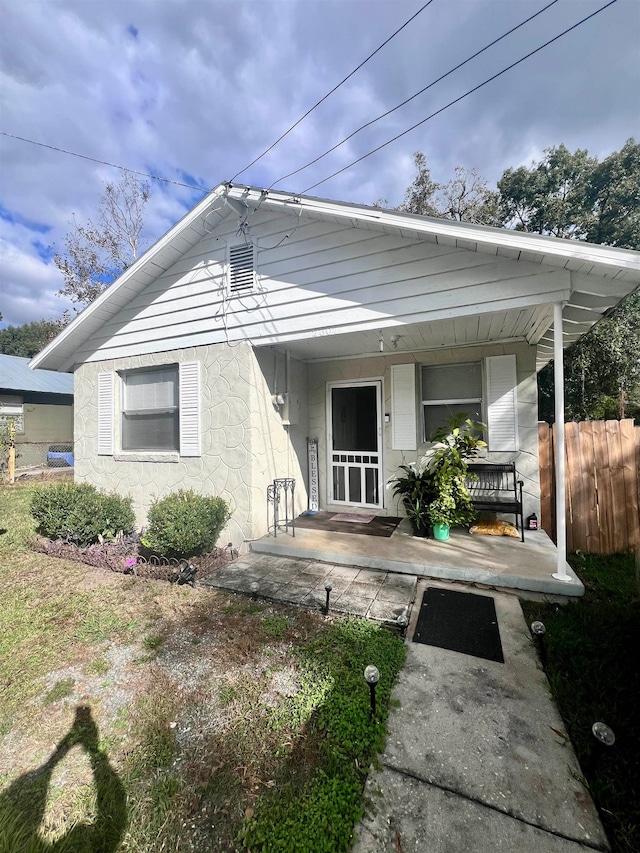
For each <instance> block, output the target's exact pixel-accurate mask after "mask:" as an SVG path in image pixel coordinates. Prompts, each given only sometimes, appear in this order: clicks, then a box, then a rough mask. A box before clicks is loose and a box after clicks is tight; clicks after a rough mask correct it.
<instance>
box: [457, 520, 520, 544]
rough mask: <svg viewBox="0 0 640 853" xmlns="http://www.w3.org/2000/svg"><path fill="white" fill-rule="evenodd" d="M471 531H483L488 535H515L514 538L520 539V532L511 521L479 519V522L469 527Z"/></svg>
mask: <svg viewBox="0 0 640 853" xmlns="http://www.w3.org/2000/svg"><path fill="white" fill-rule="evenodd" d="M469 533H482V534H484V535H486V536H513V538H514V539H519V538H520V534H519V533H518V531H517V530H516V528H515V526H514V525H513V524H511V522H509V521H499V520H498V519H494V520H493V521H479V522H478V523H477V524H472V525H471V527H470V528H469Z"/></svg>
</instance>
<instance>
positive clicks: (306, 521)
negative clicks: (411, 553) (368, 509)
mask: <svg viewBox="0 0 640 853" xmlns="http://www.w3.org/2000/svg"><path fill="white" fill-rule="evenodd" d="M336 515H338V516H340V515H347V513H335V512H317V513H316V514H315V515H299V516H298V517H297V518H296V527H300V528H304V529H306V530H328V531H329V532H331V533H359V534H361V535H363V536H386V537H388V536H391V534H392V533H393V531H394V530H395V529H396V527H397V526H398V524H400V519H399V518H395V517H391V516H386V515H375V516H373V518H372V519H371V521H366V522H362V521H360V519H361V518H365V519H366V518H369V516H366V515H365V516H358V515H355V513H354V514H352V515H351V516H350V518H349V521H336V520H335V518H336Z"/></svg>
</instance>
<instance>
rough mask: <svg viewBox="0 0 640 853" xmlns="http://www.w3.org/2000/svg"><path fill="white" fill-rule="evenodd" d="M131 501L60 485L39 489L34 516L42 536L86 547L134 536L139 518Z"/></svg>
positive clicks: (75, 485) (87, 488)
mask: <svg viewBox="0 0 640 853" xmlns="http://www.w3.org/2000/svg"><path fill="white" fill-rule="evenodd" d="M131 504H132V500H131V498H130V497H122V496H121V495H116V494H107V493H106V492H100V491H98V489H96V488H95V487H94V486H91V485H89V484H88V483H58V484H57V485H55V486H53V487H49V486H47V487H42V488H40V489H37V490H36V491H35V492H34V494H33V497H32V499H31V506H30V512H31V515H32V517H33V518H34V519H35V521H36V529H37V531H38V533H41V534H42V535H43V536H47V537H48V538H49V539H65V540H67V541H69V542H73V543H74V544H76V545H78V546H80V547H85V546H87V545H91V544H94V543H96V542H100V541H104V540H114V539H116V537H117V536H118V535H119V534H121V533H130V532H131V531H132V530H133V526H134V524H135V515H134V512H133V508H132V505H131Z"/></svg>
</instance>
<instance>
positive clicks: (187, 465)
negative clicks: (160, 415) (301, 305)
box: [75, 344, 306, 547]
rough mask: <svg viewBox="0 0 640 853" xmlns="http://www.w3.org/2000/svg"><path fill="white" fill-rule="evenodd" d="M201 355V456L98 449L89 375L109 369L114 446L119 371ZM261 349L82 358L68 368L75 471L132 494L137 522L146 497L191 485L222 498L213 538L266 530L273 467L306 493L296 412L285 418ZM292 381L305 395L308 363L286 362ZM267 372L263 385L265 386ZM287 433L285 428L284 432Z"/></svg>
mask: <svg viewBox="0 0 640 853" xmlns="http://www.w3.org/2000/svg"><path fill="white" fill-rule="evenodd" d="M185 361H200V364H201V387H202V406H201V424H202V455H201V456H200V457H180V456H179V454H177V453H122V452H116V454H115V455H114V456H98V455H97V452H96V448H97V425H98V407H97V377H98V374H99V373H101V372H106V371H115V372H116V383H115V385H116V387H115V397H116V404H115V412H116V416H115V424H114V427H115V447H116V448H118V447H119V446H120V424H119V418H118V415H117V413H118V411H119V410H120V406H119V400H120V396H121V391H122V389H121V383H120V380H119V377H118V375H117V371H119V370H120V371H123V370H130V369H135V368H141V367H150V366H153V365H160V364H176V363H179V362H185ZM266 366H268V358H267V355H265V354H262V353H259V354H256V353H255V352H254V350H253V349H252V347H251V346H250V345H249V344H238V345H233V346H229V345H227V344H218V345H215V346H207V347H194V348H189V349H184V350H176V351H173V352H165V353H159V354H155V355H141V356H131V357H128V358H122V359H112V360H109V361H104V362H100V363H86V364H84V365H82V366H81V367H79V368H78V369H77V370H76V374H75V436H76V442H75V477H76V481H78V482H90V483H93V484H94V485H96V486H98V487H99V488H102V489H106V490H115V491H117V492H119V493H121V494H130V495H132V497H133V501H134V508H135V511H136V519H137V523H138V524H139V525H143V524H144V523H145V521H146V514H147V511H148V509H149V506H150V505H151V502H152V501H153V499H154V498H156V497H162V496H164V495H166V494H168V493H170V492H172V491H176V490H177V489H180V488H184V489H194V490H195V491H197V492H199V493H201V494H205V495H219V496H221V497H223V498H225V500H228V501H229V503H230V505H231V507H232V509H233V516H232V518H231V521H230V522H229V525H228V527H227V529H226V530H225V531H224V532H223V534H222V536H221V539H220V541H221V543H223V544H224V543H225V542H227V541H231V542H233V544H234V546H236V547H238V546H241V545H242V543H243V542H244V540H246V539H251V538H255V537H258V536H261V535H263V534H264V533H265V532H266V506H265V505H264V495H265V493H266V486H267V484H268V483H269V482H271V481H272V480H273V479H274V477H276V476H288V475H291V476H295V477H296V482H297V483H298V482H299V483H300V487H299V496H300V501H301V502H306V494H305V489H304V478H303V475H302V469H301V468H300V464H299V461H298V450H299V448H300V446H301V436H303V437H306V407H305V414H304V419H303V421H302V422H301V423H300V424H299V425H296V426H295V427H289V428H287V427H285V426H284V425H283V424H282V419H281V417H280V414H279V413H278V411H277V409H276V408H274V405H273V403H272V399H271V394H272V391H271V387H272V384H273V380H274V377H273V376H271V377H270V376H269V373H268V371H267V375H265V372H263V369H262V368H263V367H265V370H266ZM291 374H292V386H295V389H296V394H297V396H299V397H303V396H305V384H306V367H305V366H304V365H300V364H299V363H298V362H292V369H291ZM270 381H271V385H270ZM289 431H290V432H291V435H290V434H289Z"/></svg>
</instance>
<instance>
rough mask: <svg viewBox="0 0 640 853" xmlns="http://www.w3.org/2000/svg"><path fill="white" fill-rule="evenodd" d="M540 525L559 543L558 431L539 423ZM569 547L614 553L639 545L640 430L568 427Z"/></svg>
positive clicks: (585, 424)
mask: <svg viewBox="0 0 640 853" xmlns="http://www.w3.org/2000/svg"><path fill="white" fill-rule="evenodd" d="M538 442H539V453H540V514H541V518H540V524H541V526H542V528H543V529H544V530H545V531H546V532H547V533H548V534H549V536H550V537H551V538H552V539H553V541H554V542H555V541H556V523H555V446H556V428H555V425H554V426H553V428H552V427H550V426H549V424H546V423H540V424H538ZM565 489H566V511H567V549H568V550H569V551H590V552H592V553H597V554H613V553H615V552H616V551H627V550H630V549H636V548H638V547H639V545H640V511H639V509H638V507H639V506H640V427H636V426H634V425H633V421H632V420H630V419H627V420H623V421H582V422H580V423H567V424H565Z"/></svg>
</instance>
